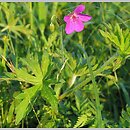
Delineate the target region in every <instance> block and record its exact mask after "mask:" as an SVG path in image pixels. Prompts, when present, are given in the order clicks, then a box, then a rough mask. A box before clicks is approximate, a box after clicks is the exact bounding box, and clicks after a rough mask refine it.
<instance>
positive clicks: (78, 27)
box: [75, 19, 84, 32]
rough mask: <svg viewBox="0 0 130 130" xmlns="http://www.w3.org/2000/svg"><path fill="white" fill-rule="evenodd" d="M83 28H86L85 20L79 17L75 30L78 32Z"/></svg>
mask: <svg viewBox="0 0 130 130" xmlns="http://www.w3.org/2000/svg"><path fill="white" fill-rule="evenodd" d="M83 29H84V24H83V22H82V21H80V20H78V19H77V20H76V21H75V31H76V32H81V31H82V30H83Z"/></svg>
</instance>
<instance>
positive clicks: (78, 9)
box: [74, 5, 85, 14]
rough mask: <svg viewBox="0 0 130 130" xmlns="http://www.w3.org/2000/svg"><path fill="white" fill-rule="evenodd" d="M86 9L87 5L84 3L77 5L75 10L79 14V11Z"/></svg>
mask: <svg viewBox="0 0 130 130" xmlns="http://www.w3.org/2000/svg"><path fill="white" fill-rule="evenodd" d="M84 10H85V6H84V5H78V6H77V7H76V9H75V10H74V12H75V13H77V14H79V13H81V12H83V11H84Z"/></svg>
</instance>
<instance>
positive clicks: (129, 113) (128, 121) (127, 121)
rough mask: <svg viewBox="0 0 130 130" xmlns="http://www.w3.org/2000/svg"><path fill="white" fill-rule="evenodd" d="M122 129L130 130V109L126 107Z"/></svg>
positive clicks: (123, 112) (122, 115)
mask: <svg viewBox="0 0 130 130" xmlns="http://www.w3.org/2000/svg"><path fill="white" fill-rule="evenodd" d="M120 127H123V128H130V107H126V111H125V110H122V113H121V117H120Z"/></svg>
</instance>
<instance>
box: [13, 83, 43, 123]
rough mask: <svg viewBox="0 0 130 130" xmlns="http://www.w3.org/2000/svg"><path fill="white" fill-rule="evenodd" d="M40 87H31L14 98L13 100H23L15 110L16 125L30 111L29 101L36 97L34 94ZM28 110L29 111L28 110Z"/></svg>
mask: <svg viewBox="0 0 130 130" xmlns="http://www.w3.org/2000/svg"><path fill="white" fill-rule="evenodd" d="M40 88H41V85H37V86H33V87H31V88H28V89H26V90H24V93H21V94H19V95H18V96H16V97H15V100H18V99H20V100H21V99H23V100H22V101H21V102H20V103H19V104H18V105H17V106H16V108H15V114H16V120H15V123H16V125H17V124H19V122H20V121H21V120H22V119H23V118H24V117H25V116H26V115H27V114H28V112H29V111H30V110H31V109H32V108H31V107H30V106H32V105H30V103H31V100H32V99H33V98H34V97H36V93H37V91H38V90H40ZM29 108H30V110H29Z"/></svg>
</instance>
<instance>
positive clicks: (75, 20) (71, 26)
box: [64, 5, 92, 34]
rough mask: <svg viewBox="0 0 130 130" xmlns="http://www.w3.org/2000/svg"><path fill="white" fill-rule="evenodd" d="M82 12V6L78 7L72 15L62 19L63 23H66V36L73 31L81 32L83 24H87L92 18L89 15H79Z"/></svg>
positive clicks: (83, 8)
mask: <svg viewBox="0 0 130 130" xmlns="http://www.w3.org/2000/svg"><path fill="white" fill-rule="evenodd" d="M84 10H85V6H84V5H78V6H77V7H76V8H75V10H74V11H73V12H72V13H70V14H69V15H67V16H65V17H64V21H65V22H66V27H65V31H66V33H67V34H71V33H73V32H74V31H76V32H81V31H82V30H83V29H84V24H83V22H87V21H89V20H90V19H91V18H92V17H91V16H89V15H86V14H81V13H82V12H83V11H84Z"/></svg>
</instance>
